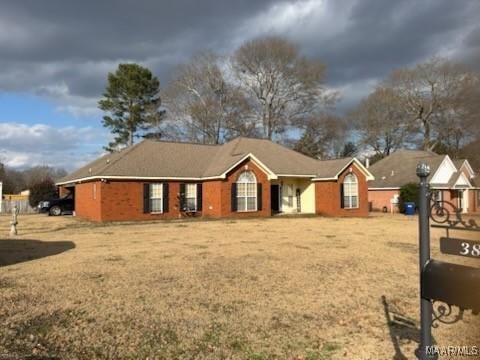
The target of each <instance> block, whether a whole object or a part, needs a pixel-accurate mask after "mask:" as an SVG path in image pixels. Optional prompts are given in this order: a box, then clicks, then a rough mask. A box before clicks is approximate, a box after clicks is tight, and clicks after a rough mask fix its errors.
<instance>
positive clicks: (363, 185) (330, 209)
mask: <svg viewBox="0 0 480 360" xmlns="http://www.w3.org/2000/svg"><path fill="white" fill-rule="evenodd" d="M350 169H351V170H352V172H353V173H354V174H355V175H356V176H357V179H358V197H359V199H358V205H359V207H358V208H356V209H342V208H341V202H340V196H341V195H340V185H341V184H342V183H343V179H344V178H345V176H346V175H348V174H349V171H350ZM315 207H316V213H317V214H319V215H326V216H368V187H367V180H366V178H365V176H364V175H363V174H362V172H361V171H360V170H359V169H358V167H357V166H356V165H355V164H352V166H350V167H348V168H347V169H346V170H345V171H344V172H343V173H342V174H341V175H340V176H339V178H338V180H337V181H333V180H332V181H317V182H315Z"/></svg>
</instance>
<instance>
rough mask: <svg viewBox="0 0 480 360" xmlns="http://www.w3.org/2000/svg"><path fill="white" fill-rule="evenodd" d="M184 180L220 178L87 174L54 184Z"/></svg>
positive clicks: (216, 177) (217, 177) (213, 177)
mask: <svg viewBox="0 0 480 360" xmlns="http://www.w3.org/2000/svg"><path fill="white" fill-rule="evenodd" d="M102 179H105V180H186V181H190V180H192V181H195V180H210V179H221V177H219V176H212V177H205V178H193V177H172V176H169V177H166V176H115V175H114V176H88V177H84V178H79V179H75V180H70V181H64V182H58V183H55V185H57V186H58V185H65V184H74V183H80V182H83V181H89V180H102Z"/></svg>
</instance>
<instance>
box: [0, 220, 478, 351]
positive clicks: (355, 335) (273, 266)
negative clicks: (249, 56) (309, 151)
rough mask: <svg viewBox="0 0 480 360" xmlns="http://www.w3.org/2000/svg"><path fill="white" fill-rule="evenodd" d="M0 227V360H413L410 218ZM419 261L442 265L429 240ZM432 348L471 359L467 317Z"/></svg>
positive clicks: (414, 281) (2, 223)
mask: <svg viewBox="0 0 480 360" xmlns="http://www.w3.org/2000/svg"><path fill="white" fill-rule="evenodd" d="M8 221H9V218H7V217H0V238H1V239H0V291H1V297H0V358H2V355H19V356H28V355H32V354H33V355H36V356H55V357H59V358H65V359H75V358H81V359H91V358H102V359H103V358H111V359H114V358H115V359H116V358H122V359H123V358H128V359H137V358H138V359H144V358H147V357H149V358H150V359H152V358H155V359H156V358H159V359H162V358H165V359H176V358H185V359H191V358H211V359H221V358H227V359H230V358H233V359H237V358H238V359H270V358H278V359H337V358H338V359H340V358H341V359H344V358H347V359H392V358H393V357H394V356H397V358H401V356H405V357H406V358H408V359H411V358H414V356H413V351H414V349H415V348H416V346H417V343H416V341H417V340H418V330H417V329H418V322H417V319H418V275H417V258H418V255H417V219H416V218H408V217H405V216H401V215H395V216H391V215H388V216H373V217H370V218H367V219H354V218H349V219H338V218H321V217H312V218H272V219H265V220H261V219H254V220H224V221H191V222H168V223H163V222H155V223H134V224H131V223H130V224H105V225H99V224H92V223H88V222H83V221H80V220H78V219H75V218H72V217H61V218H52V217H48V216H40V215H30V216H21V217H20V219H19V221H20V225H19V234H20V235H19V237H18V238H16V239H14V240H10V239H8V237H7V236H6V235H7V234H8ZM433 235H434V237H437V238H438V236H439V235H440V232H438V231H433ZM433 255H434V256H435V257H437V258H442V256H441V255H440V254H439V253H438V241H434V248H433ZM443 258H444V257H443ZM444 259H445V258H444ZM449 260H450V261H456V262H458V260H459V259H456V258H452V256H450V257H449ZM470 264H473V265H475V266H479V262H478V261H476V260H473V259H472V260H471V262H470ZM472 286H479V285H478V284H472ZM387 317H389V318H391V319H395V320H394V321H393V322H392V323H390V324H389V322H388V321H387ZM434 337H435V340H436V342H437V343H438V344H439V345H477V346H478V345H480V340H479V339H480V316H476V317H475V316H473V315H471V313H470V312H468V313H466V315H465V319H464V321H462V322H459V323H457V324H455V325H449V326H447V325H443V324H441V325H440V326H439V327H438V328H436V329H434Z"/></svg>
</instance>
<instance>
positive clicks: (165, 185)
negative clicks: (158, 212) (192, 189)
mask: <svg viewBox="0 0 480 360" xmlns="http://www.w3.org/2000/svg"><path fill="white" fill-rule="evenodd" d="M162 200H163V212H168V183H163V199H162Z"/></svg>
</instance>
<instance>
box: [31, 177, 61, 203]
mask: <svg viewBox="0 0 480 360" xmlns="http://www.w3.org/2000/svg"><path fill="white" fill-rule="evenodd" d="M56 196H57V188H56V187H55V184H54V183H53V181H52V179H49V178H47V179H44V180H42V181H39V182H36V183H34V184H33V185H32V186H31V187H30V197H29V199H28V201H29V203H30V206H32V207H36V206H37V205H38V203H39V202H40V201H42V200H46V199H50V198H52V197H56Z"/></svg>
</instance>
